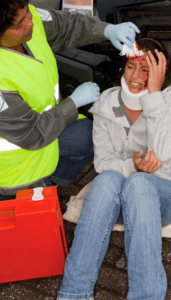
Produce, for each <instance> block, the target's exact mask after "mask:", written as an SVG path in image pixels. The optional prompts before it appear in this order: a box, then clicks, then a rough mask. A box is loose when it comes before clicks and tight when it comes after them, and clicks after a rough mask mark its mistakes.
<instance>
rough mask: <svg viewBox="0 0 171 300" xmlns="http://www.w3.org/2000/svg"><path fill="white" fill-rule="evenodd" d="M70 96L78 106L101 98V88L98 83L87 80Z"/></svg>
mask: <svg viewBox="0 0 171 300" xmlns="http://www.w3.org/2000/svg"><path fill="white" fill-rule="evenodd" d="M70 98H71V99H72V100H73V101H74V103H75V105H76V107H77V108H78V107H80V106H84V105H86V104H89V103H92V102H96V101H98V100H99V99H100V88H99V86H98V85H97V84H96V83H92V82H85V83H83V84H81V85H80V86H79V87H77V88H76V89H75V91H74V92H73V93H72V94H71V96H70Z"/></svg>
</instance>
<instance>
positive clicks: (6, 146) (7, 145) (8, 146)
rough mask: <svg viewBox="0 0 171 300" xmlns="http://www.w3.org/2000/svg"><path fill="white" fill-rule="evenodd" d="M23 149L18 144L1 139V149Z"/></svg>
mask: <svg viewBox="0 0 171 300" xmlns="http://www.w3.org/2000/svg"><path fill="white" fill-rule="evenodd" d="M18 149H21V148H20V147H18V146H17V145H15V144H13V143H10V142H8V141H7V140H5V139H0V151H12V150H18Z"/></svg>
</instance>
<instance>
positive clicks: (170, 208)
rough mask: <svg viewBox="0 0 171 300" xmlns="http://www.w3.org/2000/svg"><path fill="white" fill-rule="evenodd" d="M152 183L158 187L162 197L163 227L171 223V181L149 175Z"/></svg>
mask: <svg viewBox="0 0 171 300" xmlns="http://www.w3.org/2000/svg"><path fill="white" fill-rule="evenodd" d="M147 175H148V177H149V180H150V182H152V183H153V185H154V186H155V187H156V189H157V191H158V193H159V196H160V210H161V218H162V226H167V225H168V224H170V223H171V180H167V179H163V178H160V177H157V176H155V175H152V174H147Z"/></svg>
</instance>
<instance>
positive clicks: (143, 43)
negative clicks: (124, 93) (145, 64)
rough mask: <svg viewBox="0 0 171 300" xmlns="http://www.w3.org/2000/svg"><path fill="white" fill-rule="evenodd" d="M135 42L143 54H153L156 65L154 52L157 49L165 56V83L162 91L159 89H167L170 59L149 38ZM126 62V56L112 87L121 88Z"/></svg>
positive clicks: (156, 42) (169, 75)
mask: <svg viewBox="0 0 171 300" xmlns="http://www.w3.org/2000/svg"><path fill="white" fill-rule="evenodd" d="M136 42H137V44H138V45H139V46H140V48H141V49H142V50H143V51H144V52H147V51H148V50H150V51H151V53H152V54H153V56H154V57H155V59H156V61H157V63H158V57H157V55H156V53H155V51H154V50H155V49H157V50H158V51H159V52H162V53H163V54H164V55H165V57H166V59H167V70H166V75H165V81H164V83H163V86H162V89H161V90H164V89H165V88H166V87H168V86H169V85H170V84H171V74H170V59H169V58H168V57H167V54H166V51H165V50H164V48H163V47H162V45H161V44H160V43H159V42H158V41H156V40H153V39H150V38H142V39H139V40H137V41H136ZM127 60H128V58H127V56H125V57H124V58H123V62H122V68H121V70H120V71H119V74H118V77H117V81H115V82H114V86H121V77H122V75H123V74H124V72H125V66H126V63H127Z"/></svg>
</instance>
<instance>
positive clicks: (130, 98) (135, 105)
mask: <svg viewBox="0 0 171 300" xmlns="http://www.w3.org/2000/svg"><path fill="white" fill-rule="evenodd" d="M148 93H149V91H148V89H146V90H144V91H142V92H140V93H137V94H134V93H131V92H130V91H129V89H128V86H127V84H126V81H125V78H124V76H122V77H121V98H122V101H123V103H124V104H125V106H126V107H127V108H129V109H131V110H142V106H141V102H140V100H139V99H140V98H141V97H142V96H144V95H147V94H148Z"/></svg>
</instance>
